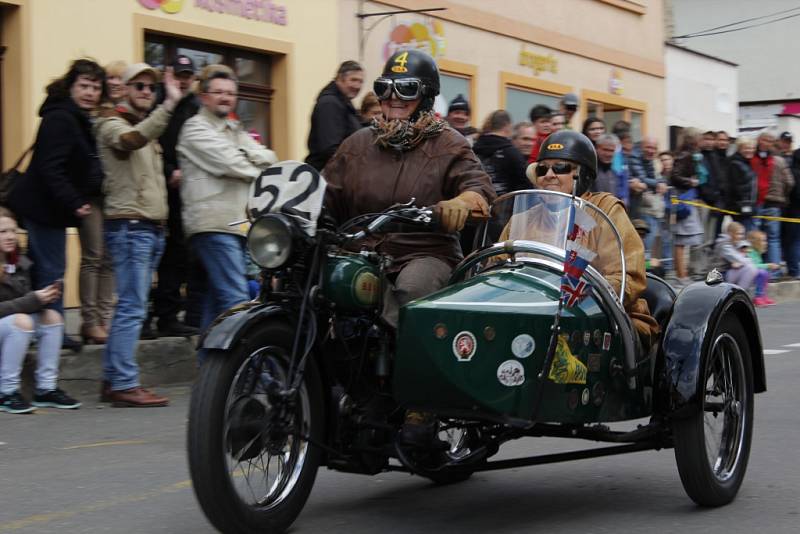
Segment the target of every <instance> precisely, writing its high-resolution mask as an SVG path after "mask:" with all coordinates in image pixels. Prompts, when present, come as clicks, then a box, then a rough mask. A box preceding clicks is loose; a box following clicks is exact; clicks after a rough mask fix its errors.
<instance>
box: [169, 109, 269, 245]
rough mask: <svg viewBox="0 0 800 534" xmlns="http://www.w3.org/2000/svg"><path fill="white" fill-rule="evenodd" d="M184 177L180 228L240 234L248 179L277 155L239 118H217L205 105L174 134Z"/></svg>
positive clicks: (265, 166)
mask: <svg viewBox="0 0 800 534" xmlns="http://www.w3.org/2000/svg"><path fill="white" fill-rule="evenodd" d="M178 160H179V161H180V166H181V172H182V173H183V179H182V180H181V200H182V201H183V228H184V231H185V232H186V235H187V236H191V235H194V234H197V233H201V232H224V233H229V234H237V235H242V230H241V228H240V227H239V226H229V224H230V223H232V222H234V221H239V220H242V219H244V218H246V216H247V214H246V209H247V198H248V194H249V190H250V182H252V181H253V180H255V179H256V178H258V175H259V174H261V171H263V170H264V169H266V168H267V167H269V166H270V165H271V164H273V163H275V162H277V161H278V158H277V157H276V156H275V153H274V152H273V151H272V150H269V149H267V148H265V147H264V146H263V145H260V144H259V143H257V142H255V141H254V140H253V139H252V138H251V137H250V135H249V134H248V133H247V132H245V131H244V129H243V128H242V126H241V124H239V122H238V121H235V120H231V119H221V118H219V117H217V116H215V115H214V114H213V113H211V112H209V111H208V110H206V109H205V108H201V109H200V111H199V112H198V113H197V115H195V116H194V117H192V118H191V119H189V120H187V121H186V122H185V123H184V125H183V129H181V133H180V136H179V137H178Z"/></svg>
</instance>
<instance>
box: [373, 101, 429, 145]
mask: <svg viewBox="0 0 800 534" xmlns="http://www.w3.org/2000/svg"><path fill="white" fill-rule="evenodd" d="M444 127H445V121H444V120H442V119H439V118H437V117H436V115H435V114H434V113H433V111H425V112H422V113H420V114H419V117H418V118H417V120H415V121H413V122H412V121H410V120H399V119H395V120H389V121H387V120H385V119H384V118H382V117H381V118H377V119H375V120H373V121H372V126H370V128H372V131H373V132H375V144H376V145H378V146H380V147H381V148H391V149H394V150H399V151H401V152H406V151H409V150H413V149H414V148H416V147H417V145H419V144H420V143H421V142H422V141H424V140H425V139H429V138H431V137H434V136H436V135H438V134H439V133H440V132H441V131H442V130H444Z"/></svg>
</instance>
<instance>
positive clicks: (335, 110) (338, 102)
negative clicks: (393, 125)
mask: <svg viewBox="0 0 800 534" xmlns="http://www.w3.org/2000/svg"><path fill="white" fill-rule="evenodd" d="M360 128H361V122H360V121H359V118H358V113H357V112H356V108H354V107H353V103H352V102H350V99H349V98H347V97H346V96H345V95H344V94H343V93H342V92H341V91H340V90H339V87H338V86H337V85H336V82H335V81H332V82H331V83H329V84H328V85H326V86H325V87H324V88H323V89H322V91H320V93H319V96H318V97H317V103H316V104H315V105H314V111H313V112H312V113H311V130H310V131H309V133H308V157H306V163H308V164H309V165H311V166H312V167H314V168H315V169H317V170H318V171H321V170H322V169H323V168H324V167H325V164H326V163H328V160H330V159H331V158H332V157H333V155H334V154H335V153H336V149H337V148H339V145H340V144H342V141H344V140H345V139H347V138H348V137H350V135H352V134H353V132H355V131H356V130H358V129H360Z"/></svg>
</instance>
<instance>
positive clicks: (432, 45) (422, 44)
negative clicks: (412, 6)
mask: <svg viewBox="0 0 800 534" xmlns="http://www.w3.org/2000/svg"><path fill="white" fill-rule="evenodd" d="M408 48H418V49H419V50H422V51H423V52H427V53H428V54H430V55H431V56H433V57H435V58H436V57H440V56H442V55H444V51H445V38H444V26H443V25H442V23H441V22H440V21H438V20H434V21H431V22H426V23H425V24H423V23H420V22H415V23H413V24H398V25H397V26H395V27H394V28H392V31H391V33H390V34H389V40H388V41H386V43H385V44H384V45H383V60H384V61H386V60H387V59H389V56H391V55H392V54H394V53H395V52H397V51H398V50H402V49H408Z"/></svg>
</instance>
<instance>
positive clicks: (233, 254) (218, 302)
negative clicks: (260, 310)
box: [191, 232, 250, 330]
mask: <svg viewBox="0 0 800 534" xmlns="http://www.w3.org/2000/svg"><path fill="white" fill-rule="evenodd" d="M244 244H245V241H244V237H242V236H238V235H234V234H225V233H222V232H205V233H202V234H195V235H193V236H192V238H191V246H192V249H193V250H194V251H195V253H196V254H197V256H198V257H199V258H200V261H201V262H203V267H205V268H206V272H207V273H208V292H207V293H206V299H205V302H204V303H203V319H202V321H201V323H200V327H201V329H203V330H205V329H206V328H207V327H208V325H210V324H211V322H212V321H213V320H214V319H215V318H216V317H217V315H219V314H220V313H222V312H224V311H225V310H227V309H229V308H232V307H234V306H236V305H237V304H241V303H242V302H247V301H248V300H250V289H249V288H248V287H247V274H246V272H245V265H246V260H245V248H244Z"/></svg>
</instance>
